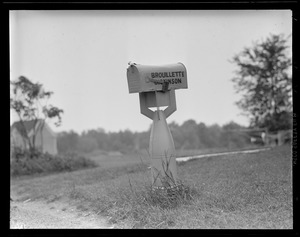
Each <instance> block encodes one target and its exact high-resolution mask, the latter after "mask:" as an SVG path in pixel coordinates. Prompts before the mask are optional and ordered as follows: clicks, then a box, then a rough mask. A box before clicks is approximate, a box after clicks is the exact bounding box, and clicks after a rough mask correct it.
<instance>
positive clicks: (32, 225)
mask: <svg viewBox="0 0 300 237" xmlns="http://www.w3.org/2000/svg"><path fill="white" fill-rule="evenodd" d="M111 228H113V226H111V225H109V224H108V223H107V221H106V219H105V218H103V217H100V216H98V215H96V214H94V213H91V212H82V211H78V210H77V209H76V208H75V207H72V206H71V205H68V204H66V203H62V202H51V203H48V204H47V203H45V202H41V201H31V200H26V201H22V202H21V201H11V203H10V229H111Z"/></svg>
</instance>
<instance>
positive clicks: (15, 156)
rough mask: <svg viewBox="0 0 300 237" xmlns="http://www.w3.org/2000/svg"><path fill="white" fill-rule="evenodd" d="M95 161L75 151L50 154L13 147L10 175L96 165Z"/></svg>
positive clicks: (69, 169)
mask: <svg viewBox="0 0 300 237" xmlns="http://www.w3.org/2000/svg"><path fill="white" fill-rule="evenodd" d="M96 166H97V165H96V163H95V162H94V161H92V160H89V159H87V158H86V157H84V156H80V155H78V154H77V153H66V154H64V155H51V154H49V153H42V152H40V151H37V150H34V151H28V150H21V149H18V148H15V149H14V150H13V151H12V154H11V175H12V176H19V175H31V174H37V173H56V172H63V171H73V170H78V169H83V168H90V167H96Z"/></svg>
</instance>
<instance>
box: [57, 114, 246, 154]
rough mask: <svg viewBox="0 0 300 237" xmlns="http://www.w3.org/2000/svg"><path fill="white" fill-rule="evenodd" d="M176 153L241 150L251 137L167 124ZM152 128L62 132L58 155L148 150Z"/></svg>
mask: <svg viewBox="0 0 300 237" xmlns="http://www.w3.org/2000/svg"><path fill="white" fill-rule="evenodd" d="M169 128H170V131H171V134H172V136H173V140H174V144H175V148H176V149H177V150H193V149H203V148H219V147H226V148H230V149H234V148H242V147H245V146H248V145H250V144H251V141H250V136H249V135H247V134H246V133H239V132H237V131H238V130H240V129H244V128H245V127H243V126H241V125H239V124H237V123H235V122H233V121H232V122H230V123H227V124H225V125H223V126H219V125H217V124H214V125H210V126H207V125H205V124H204V123H202V122H201V123H197V122H196V121H195V120H192V119H190V120H187V121H185V122H184V123H183V124H181V125H179V124H177V123H176V122H172V123H170V124H169ZM150 131H151V127H150V128H149V129H148V130H147V131H144V132H132V131H130V130H125V131H119V132H105V130H104V129H102V128H99V129H92V130H88V131H84V132H82V133H81V134H78V133H76V132H75V131H72V130H71V131H68V132H61V133H59V135H58V138H57V145H58V151H59V152H60V153H64V152H70V151H77V152H83V153H87V152H92V151H95V150H103V151H120V152H122V153H126V152H132V151H139V150H148V148H149V139H150Z"/></svg>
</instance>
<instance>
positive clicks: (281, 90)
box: [232, 35, 292, 131]
mask: <svg viewBox="0 0 300 237" xmlns="http://www.w3.org/2000/svg"><path fill="white" fill-rule="evenodd" d="M288 38H289V37H287V38H285V37H284V36H283V35H271V36H269V37H268V38H267V39H266V40H265V41H263V42H261V43H254V45H253V47H252V48H249V47H246V48H245V49H244V50H243V51H242V52H241V53H239V54H238V55H236V56H234V57H233V61H232V62H233V63H235V64H237V66H238V67H239V70H237V71H236V75H237V77H235V78H233V79H232V81H233V82H234V83H235V89H236V91H237V92H238V93H243V97H242V99H241V100H240V101H238V102H237V105H238V106H239V107H240V108H241V109H242V110H243V111H244V112H245V115H247V116H249V118H250V126H253V127H259V128H266V129H268V130H269V131H276V130H280V129H290V127H291V113H292V94H291V93H292V78H291V75H290V68H291V64H292V62H291V59H290V58H289V57H288V56H287V55H286V50H287V49H288V46H287V45H286V44H287V40H288Z"/></svg>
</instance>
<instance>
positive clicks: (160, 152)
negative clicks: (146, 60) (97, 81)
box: [127, 63, 187, 189]
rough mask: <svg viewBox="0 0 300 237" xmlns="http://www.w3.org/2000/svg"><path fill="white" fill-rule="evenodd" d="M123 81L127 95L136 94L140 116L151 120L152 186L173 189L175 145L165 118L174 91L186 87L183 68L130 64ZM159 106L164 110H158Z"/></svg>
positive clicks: (173, 105)
mask: <svg viewBox="0 0 300 237" xmlns="http://www.w3.org/2000/svg"><path fill="white" fill-rule="evenodd" d="M127 81H128V88H129V93H139V99H140V110H141V113H142V114H143V115H145V116H146V117H148V118H150V119H152V120H153V124H152V128H151V134H150V143H149V153H150V156H151V174H152V175H151V177H152V185H153V187H156V188H162V189H163V188H169V187H171V188H172V187H175V186H176V185H177V181H178V177H177V166H176V154H175V146H174V141H173V138H172V135H171V132H170V129H169V127H168V124H167V121H166V118H167V117H169V116H170V115H171V114H172V113H174V112H175V111H176V99H175V89H182V88H187V74H186V68H185V66H184V65H183V64H182V63H177V64H168V65H162V66H149V65H140V64H131V65H130V66H129V67H128V68H127ZM162 106H167V108H166V109H164V110H160V107H162ZM150 108H156V110H154V111H153V110H151V109H150Z"/></svg>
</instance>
